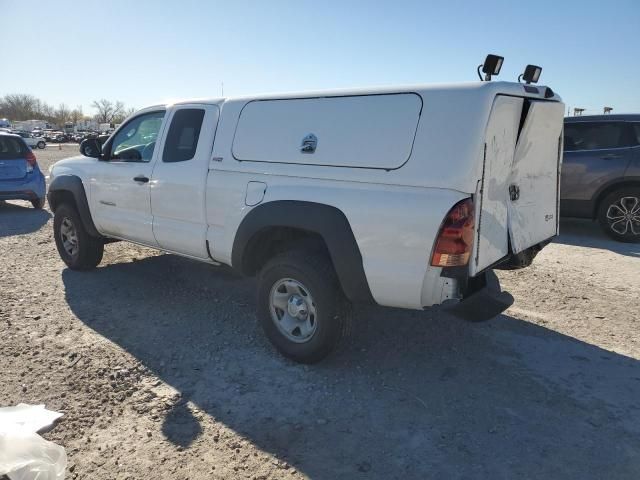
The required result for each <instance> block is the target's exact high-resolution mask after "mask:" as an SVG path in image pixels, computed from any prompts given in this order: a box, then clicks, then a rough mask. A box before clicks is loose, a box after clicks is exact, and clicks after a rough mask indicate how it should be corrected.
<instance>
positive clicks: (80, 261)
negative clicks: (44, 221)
mask: <svg viewBox="0 0 640 480" xmlns="http://www.w3.org/2000/svg"><path fill="white" fill-rule="evenodd" d="M53 235H54V237H55V241H56V247H57V248H58V253H59V254H60V258H62V261H63V262H64V263H66V264H67V266H68V267H69V268H71V269H72V270H91V269H92V268H95V267H96V266H97V265H98V264H99V263H100V261H101V260H102V254H103V253H104V241H103V239H102V238H96V237H92V236H91V235H89V234H88V233H87V231H86V230H85V228H84V225H83V224H82V220H81V219H80V215H79V214H78V212H77V211H76V209H75V207H74V206H73V205H69V204H66V203H65V204H63V205H60V206H59V207H58V208H57V209H56V211H55V215H54V218H53Z"/></svg>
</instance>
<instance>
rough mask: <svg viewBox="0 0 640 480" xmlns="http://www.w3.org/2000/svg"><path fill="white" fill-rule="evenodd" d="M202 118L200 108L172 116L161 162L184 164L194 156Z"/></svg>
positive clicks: (186, 109) (187, 109)
mask: <svg viewBox="0 0 640 480" xmlns="http://www.w3.org/2000/svg"><path fill="white" fill-rule="evenodd" d="M203 118H204V110H203V109H201V108H183V109H181V110H178V111H177V112H176V113H175V114H174V115H173V119H172V120H171V127H169V133H167V140H166V141H165V144H164V152H162V161H163V162H167V163H172V162H184V161H187V160H191V159H192V158H193V157H194V156H195V154H196V148H197V147H198V139H199V138H200V129H201V128H202V119H203Z"/></svg>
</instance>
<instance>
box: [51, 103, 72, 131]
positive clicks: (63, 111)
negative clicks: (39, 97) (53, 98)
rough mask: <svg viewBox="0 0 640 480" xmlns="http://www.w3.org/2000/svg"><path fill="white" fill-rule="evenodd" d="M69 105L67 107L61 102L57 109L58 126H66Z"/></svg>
mask: <svg viewBox="0 0 640 480" xmlns="http://www.w3.org/2000/svg"><path fill="white" fill-rule="evenodd" d="M70 113H71V112H70V111H69V107H67V106H66V105H65V104H64V103H61V104H60V106H59V107H58V108H57V109H56V112H55V119H56V124H57V125H58V127H64V124H65V122H66V121H67V120H68V119H69V114H70Z"/></svg>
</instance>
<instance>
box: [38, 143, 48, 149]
mask: <svg viewBox="0 0 640 480" xmlns="http://www.w3.org/2000/svg"><path fill="white" fill-rule="evenodd" d="M44 147H46V144H45V143H44V142H38V148H39V149H40V150H44Z"/></svg>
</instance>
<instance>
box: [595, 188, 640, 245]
mask: <svg viewBox="0 0 640 480" xmlns="http://www.w3.org/2000/svg"><path fill="white" fill-rule="evenodd" d="M598 221H599V222H600V226H601V227H602V229H603V230H604V232H605V233H606V234H607V235H609V236H610V237H611V238H613V239H615V240H618V241H619V242H628V243H633V242H640V187H626V188H620V189H618V190H615V191H613V192H611V193H610V194H609V195H607V196H606V197H605V198H604V199H602V201H601V202H600V206H599V208H598Z"/></svg>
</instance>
